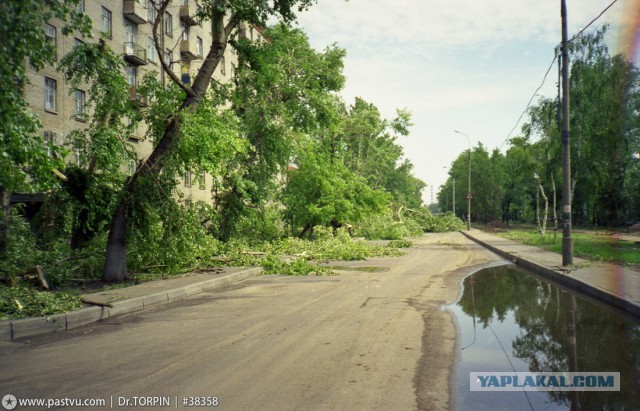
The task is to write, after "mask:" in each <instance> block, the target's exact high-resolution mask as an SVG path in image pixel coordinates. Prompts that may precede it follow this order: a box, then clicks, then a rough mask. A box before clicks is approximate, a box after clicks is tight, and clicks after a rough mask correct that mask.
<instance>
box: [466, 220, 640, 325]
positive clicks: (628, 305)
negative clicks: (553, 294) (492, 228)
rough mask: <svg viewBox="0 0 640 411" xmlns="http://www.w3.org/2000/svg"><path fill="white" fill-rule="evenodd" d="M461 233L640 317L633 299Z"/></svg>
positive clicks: (570, 287) (556, 281)
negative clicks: (629, 299) (630, 299)
mask: <svg viewBox="0 0 640 411" xmlns="http://www.w3.org/2000/svg"><path fill="white" fill-rule="evenodd" d="M460 233H462V235H464V236H465V237H467V238H468V239H470V240H472V241H475V242H476V243H478V244H480V245H481V246H483V247H485V248H487V249H489V250H491V251H492V252H494V253H496V254H498V255H499V256H501V257H503V258H504V259H506V260H509V261H511V262H513V263H514V264H516V265H518V266H520V267H522V268H524V269H525V270H527V271H530V272H533V273H534V274H537V275H539V276H541V277H544V278H547V279H549V280H551V281H553V282H555V283H557V284H559V285H561V286H563V287H566V288H568V289H571V290H574V291H578V292H580V293H582V294H585V295H587V296H589V297H591V298H593V299H595V300H597V301H600V302H602V303H605V304H607V305H610V306H613V307H615V308H617V309H620V310H622V311H625V312H628V313H630V314H631V315H633V316H635V317H640V306H638V305H636V304H634V303H633V302H631V301H628V300H626V299H624V298H623V297H622V296H620V295H616V294H613V293H611V292H609V291H607V290H604V289H602V288H599V287H596V286H594V285H592V284H589V283H587V282H584V281H582V280H580V279H578V278H575V277H571V276H570V275H567V274H565V273H563V272H561V271H558V270H554V269H553V268H549V267H546V266H544V265H542V264H539V263H536V262H534V261H531V260H528V259H526V258H523V257H520V256H518V255H515V254H512V253H509V252H507V251H504V250H501V249H499V248H497V247H495V246H493V245H491V244H488V243H486V242H484V241H482V240H479V239H478V238H476V237H474V236H473V235H472V234H469V233H466V232H464V231H460Z"/></svg>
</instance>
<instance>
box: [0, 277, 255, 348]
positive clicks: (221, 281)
mask: <svg viewBox="0 0 640 411" xmlns="http://www.w3.org/2000/svg"><path fill="white" fill-rule="evenodd" d="M260 273H262V268H261V267H252V268H248V269H246V270H241V271H237V272H235V273H231V274H226V275H221V276H218V277H216V278H212V279H210V280H205V281H201V282H199V283H195V284H189V285H185V286H182V287H177V288H174V289H170V290H166V291H161V292H157V293H153V294H149V295H146V296H142V297H133V298H128V299H126V300H121V301H116V302H114V303H112V307H84V308H81V309H79V310H76V311H71V312H68V313H62V314H56V315H50V316H46V317H33V318H26V319H22V320H0V341H11V340H15V339H18V338H23V337H30V336H33V335H38V334H45V333H51V332H57V331H65V330H71V329H73V328H77V327H80V326H83V325H87V324H90V323H93V322H97V321H100V320H104V319H106V318H109V317H113V316H115V315H120V314H128V313H132V312H135V311H141V310H144V309H145V308H150V307H155V306H159V305H163V304H167V303H170V302H173V301H178V300H181V299H183V298H186V297H189V296H191V295H194V294H199V293H201V292H204V291H210V290H213V289H215V288H219V287H223V286H225V285H229V284H232V283H235V282H238V281H242V280H246V279H248V278H251V277H255V276H257V275H259V274H260Z"/></svg>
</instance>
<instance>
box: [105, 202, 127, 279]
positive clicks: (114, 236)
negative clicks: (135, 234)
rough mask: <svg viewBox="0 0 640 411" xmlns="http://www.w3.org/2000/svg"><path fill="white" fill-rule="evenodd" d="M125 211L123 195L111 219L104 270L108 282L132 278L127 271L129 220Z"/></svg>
mask: <svg viewBox="0 0 640 411" xmlns="http://www.w3.org/2000/svg"><path fill="white" fill-rule="evenodd" d="M125 211H126V202H125V199H124V197H123V198H122V199H121V200H120V204H118V208H117V210H116V212H115V213H114V215H113V218H112V219H111V228H110V230H109V239H108V240H107V253H106V256H105V260H104V269H103V271H102V279H103V280H104V281H106V282H117V281H125V280H128V279H129V278H130V276H129V272H128V271H127V241H126V238H127V220H126V218H125Z"/></svg>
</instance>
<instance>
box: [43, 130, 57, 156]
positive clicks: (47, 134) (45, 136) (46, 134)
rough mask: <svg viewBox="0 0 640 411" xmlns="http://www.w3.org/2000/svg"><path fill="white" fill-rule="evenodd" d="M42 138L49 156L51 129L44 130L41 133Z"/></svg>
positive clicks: (51, 140)
mask: <svg viewBox="0 0 640 411" xmlns="http://www.w3.org/2000/svg"><path fill="white" fill-rule="evenodd" d="M43 139H44V145H45V146H46V147H47V154H48V155H49V156H52V155H53V144H54V138H53V131H47V130H45V131H44V134H43Z"/></svg>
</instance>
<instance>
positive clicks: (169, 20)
mask: <svg viewBox="0 0 640 411" xmlns="http://www.w3.org/2000/svg"><path fill="white" fill-rule="evenodd" d="M164 34H166V35H167V36H169V37H173V16H172V15H171V14H169V13H166V12H165V13H164Z"/></svg>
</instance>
